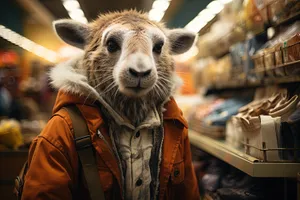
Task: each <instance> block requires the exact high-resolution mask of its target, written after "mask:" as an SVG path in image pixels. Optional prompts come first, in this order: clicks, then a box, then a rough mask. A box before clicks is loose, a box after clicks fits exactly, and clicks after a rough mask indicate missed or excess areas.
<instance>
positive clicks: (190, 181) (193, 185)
mask: <svg viewBox="0 0 300 200" xmlns="http://www.w3.org/2000/svg"><path fill="white" fill-rule="evenodd" d="M184 136H185V137H184V138H185V139H184V167H185V178H184V186H183V187H185V188H184V191H185V192H184V194H185V195H184V198H182V199H190V200H194V199H195V200H199V199H200V195H199V188H198V182H197V178H196V174H195V170H194V167H193V164H192V155H191V147H190V140H189V137H188V129H185V130H184Z"/></svg>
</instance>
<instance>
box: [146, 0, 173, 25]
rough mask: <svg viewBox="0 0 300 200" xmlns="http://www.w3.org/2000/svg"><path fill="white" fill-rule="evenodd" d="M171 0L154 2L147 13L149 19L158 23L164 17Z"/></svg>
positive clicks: (156, 0)
mask: <svg viewBox="0 0 300 200" xmlns="http://www.w3.org/2000/svg"><path fill="white" fill-rule="evenodd" d="M170 2H171V0H155V1H154V2H153V4H152V9H151V10H150V11H149V15H148V17H149V19H150V20H153V21H157V22H159V21H160V20H161V19H162V18H163V17H164V15H165V12H166V10H167V9H168V7H169V5H170Z"/></svg>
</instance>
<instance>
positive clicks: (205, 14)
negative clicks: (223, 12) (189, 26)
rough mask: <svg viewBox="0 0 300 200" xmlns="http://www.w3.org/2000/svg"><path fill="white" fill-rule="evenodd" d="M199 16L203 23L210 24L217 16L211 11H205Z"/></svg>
mask: <svg viewBox="0 0 300 200" xmlns="http://www.w3.org/2000/svg"><path fill="white" fill-rule="evenodd" d="M198 16H199V17H200V18H201V20H202V21H205V22H209V21H210V20H212V19H213V18H214V17H215V16H216V14H214V13H211V12H210V10H209V9H204V10H202V11H201V12H200V13H199V15H198Z"/></svg>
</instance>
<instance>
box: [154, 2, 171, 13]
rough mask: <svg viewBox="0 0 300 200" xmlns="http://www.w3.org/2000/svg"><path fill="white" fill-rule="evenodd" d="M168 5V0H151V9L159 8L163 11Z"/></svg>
mask: <svg viewBox="0 0 300 200" xmlns="http://www.w3.org/2000/svg"><path fill="white" fill-rule="evenodd" d="M169 5H170V2H169V1H164V0H156V1H154V2H153V5H152V8H153V9H160V10H162V11H165V10H167V9H168V7H169Z"/></svg>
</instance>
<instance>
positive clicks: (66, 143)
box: [22, 92, 200, 200]
mask: <svg viewBox="0 0 300 200" xmlns="http://www.w3.org/2000/svg"><path fill="white" fill-rule="evenodd" d="M84 100H85V99H84V98H80V97H78V96H74V95H70V94H66V93H63V92H59V94H58V97H57V100H56V104H55V107H54V110H53V111H54V115H53V117H52V118H51V119H50V121H49V122H48V124H47V125H46V127H45V128H44V130H43V131H42V133H41V134H40V135H39V136H38V137H37V138H36V139H34V141H33V143H32V145H31V148H30V151H29V158H28V162H29V170H28V172H27V174H26V177H25V185H24V190H23V195H22V199H23V200H29V199H30V200H39V199H51V200H56V199H57V200H69V199H72V194H74V195H73V199H74V197H75V199H81V200H82V199H89V194H88V191H87V190H86V189H85V187H84V183H83V181H82V180H83V179H81V178H79V177H80V176H79V174H78V173H79V172H80V171H79V170H78V167H79V165H78V157H77V152H76V150H75V146H74V141H73V134H72V123H71V119H70V117H69V115H68V113H67V111H66V110H64V109H61V108H62V107H63V106H65V105H68V104H71V103H72V104H76V105H77V107H78V108H79V110H80V111H81V112H82V114H83V116H84V118H85V119H86V122H87V125H88V128H89V131H90V134H91V138H92V142H93V146H94V147H95V149H96V158H97V165H98V169H99V177H100V181H101V184H102V188H103V190H104V192H105V197H106V199H108V200H109V199H122V197H121V196H122V195H121V194H122V193H121V191H122V188H121V173H120V171H119V167H118V163H117V160H116V158H115V156H114V155H113V154H112V153H111V151H110V150H109V147H108V146H107V144H106V143H105V142H104V141H103V140H102V139H101V138H99V137H98V136H97V134H96V131H97V130H98V129H100V131H101V133H102V134H103V136H104V137H105V138H106V140H107V141H110V139H109V136H108V133H107V128H106V125H105V123H104V121H103V119H102V117H101V114H100V112H99V110H98V108H97V107H96V106H95V105H94V104H91V103H90V104H89V103H85V104H84V105H83V102H84ZM165 109H166V111H165V112H164V113H163V118H164V125H163V126H164V134H165V135H164V142H163V151H162V162H161V166H160V177H159V180H160V184H159V199H182V200H193V199H197V200H199V199H200V197H199V192H198V186H197V180H196V176H195V173H194V169H193V166H192V161H191V152H190V143H189V138H188V129H187V123H186V121H185V120H184V118H183V117H182V112H181V111H180V109H179V108H178V106H177V104H176V102H175V101H174V99H171V100H170V101H169V102H168V103H166V105H165ZM109 145H111V144H109ZM174 171H176V173H174ZM178 171H179V173H178ZM79 179H80V180H79ZM78 181H79V182H78ZM77 183H80V184H81V187H80V188H79V189H78V190H76V188H75V187H76V186H77V185H78V184H77ZM72 191H77V192H76V193H73V192H72Z"/></svg>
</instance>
